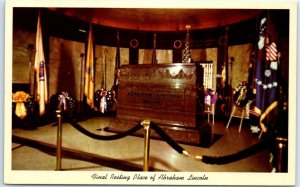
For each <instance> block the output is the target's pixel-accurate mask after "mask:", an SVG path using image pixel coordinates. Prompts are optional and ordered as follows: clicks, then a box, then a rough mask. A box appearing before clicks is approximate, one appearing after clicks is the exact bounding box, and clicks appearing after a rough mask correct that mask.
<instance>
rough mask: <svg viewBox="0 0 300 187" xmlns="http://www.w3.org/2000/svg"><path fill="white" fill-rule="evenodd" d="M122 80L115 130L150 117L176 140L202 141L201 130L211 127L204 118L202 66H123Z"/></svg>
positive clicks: (112, 127) (113, 128) (197, 142)
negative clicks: (202, 119) (202, 117)
mask: <svg viewBox="0 0 300 187" xmlns="http://www.w3.org/2000/svg"><path fill="white" fill-rule="evenodd" d="M119 80H120V84H119V90H118V103H117V122H116V123H115V124H113V125H112V126H111V129H112V130H114V131H124V130H126V129H128V128H130V127H129V126H130V124H132V126H133V125H136V123H135V122H138V121H141V120H144V119H149V120H151V121H153V122H155V123H157V124H159V125H160V126H161V127H162V128H163V129H164V130H165V131H166V132H168V134H169V135H170V136H171V137H173V138H174V139H175V140H179V139H180V142H187V143H194V144H199V143H201V142H200V139H201V138H200V137H199V136H200V134H201V129H207V126H206V125H207V124H204V123H201V121H200V118H201V115H202V113H201V111H202V110H201V107H202V104H203V101H204V98H203V94H202V93H203V91H202V89H203V86H202V85H203V69H202V67H201V66H200V65H198V64H192V63H191V64H183V63H178V64H156V65H150V64H141V65H123V66H122V67H121V71H120V78H119ZM204 126H206V127H205V128H204ZM193 134H194V135H193Z"/></svg>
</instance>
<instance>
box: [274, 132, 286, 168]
mask: <svg viewBox="0 0 300 187" xmlns="http://www.w3.org/2000/svg"><path fill="white" fill-rule="evenodd" d="M276 141H277V149H278V152H277V160H276V170H277V172H285V170H286V162H285V159H286V155H285V151H286V149H287V141H288V140H287V138H281V137H277V138H276Z"/></svg>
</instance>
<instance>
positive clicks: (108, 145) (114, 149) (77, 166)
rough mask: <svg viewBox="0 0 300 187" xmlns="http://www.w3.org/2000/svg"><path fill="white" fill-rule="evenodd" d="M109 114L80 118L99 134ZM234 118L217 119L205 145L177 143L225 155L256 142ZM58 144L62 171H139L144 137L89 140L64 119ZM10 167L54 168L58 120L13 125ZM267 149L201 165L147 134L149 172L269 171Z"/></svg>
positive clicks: (245, 124) (199, 152)
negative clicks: (211, 137) (212, 137)
mask: <svg viewBox="0 0 300 187" xmlns="http://www.w3.org/2000/svg"><path fill="white" fill-rule="evenodd" d="M112 120H113V117H107V116H106V117H105V116H98V117H94V118H90V119H87V120H85V121H82V122H79V124H80V125H81V126H82V127H84V128H85V129H87V130H88V131H90V132H92V133H95V134H99V135H111V134H112V133H111V132H107V131H105V127H108V126H109V125H110V123H111V122H112ZM239 122H240V121H239V120H232V121H231V124H230V126H229V128H226V124H227V121H226V120H216V121H215V124H214V125H213V134H215V135H219V136H220V137H219V139H217V140H216V141H215V142H214V143H213V144H212V145H211V146H210V147H209V148H203V147H198V146H192V145H186V144H180V145H181V146H182V147H183V148H184V149H185V150H186V151H188V152H189V153H191V154H192V155H200V156H202V155H208V156H224V155H229V154H233V153H236V152H238V151H240V150H243V149H245V148H247V147H249V146H251V145H253V144H255V143H257V142H258V141H259V139H258V136H259V134H257V133H253V132H252V131H251V130H250V124H248V122H247V121H244V122H243V127H242V129H241V132H239V131H238V129H239ZM62 126H63V130H62V132H63V133H62V134H63V137H62V147H63V152H64V153H66V154H65V155H63V158H62V170H71V171H126V170H128V171H132V170H137V171H139V170H142V167H143V158H144V156H143V154H144V139H143V138H142V137H137V136H127V137H124V138H122V139H118V140H112V141H103V140H102V141H101V140H96V139H92V138H90V137H87V136H85V135H84V134H82V133H80V132H79V131H77V130H76V129H75V128H74V127H72V126H71V125H70V124H68V123H63V125H62ZM12 135H13V137H14V141H13V143H12V170H47V171H48V170H50V171H51V170H56V155H55V152H53V150H54V149H55V145H56V136H57V125H56V124H55V123H52V124H48V125H45V126H41V127H37V128H35V129H31V130H29V129H23V128H14V129H13V130H12ZM269 159H270V153H269V151H268V150H264V151H261V152H259V153H257V154H254V155H251V156H249V157H247V158H244V159H241V160H238V161H235V162H231V163H228V164H222V165H212V164H205V163H203V162H201V161H199V160H195V159H192V158H190V157H186V156H184V155H182V154H179V153H177V152H176V151H175V150H174V149H173V148H172V147H170V146H169V145H168V144H167V143H166V142H164V141H161V140H154V139H151V141H150V159H149V162H150V163H149V167H150V168H151V170H153V171H171V172H177V171H180V172H204V171H205V172H271V170H272V166H271V164H270V162H269Z"/></svg>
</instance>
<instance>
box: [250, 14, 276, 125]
mask: <svg viewBox="0 0 300 187" xmlns="http://www.w3.org/2000/svg"><path fill="white" fill-rule="evenodd" d="M267 24H270V21H269V19H267V18H263V19H262V20H261V22H260V35H259V41H258V55H257V56H258V58H257V61H256V78H255V89H256V100H255V101H256V106H255V108H254V111H255V112H256V113H257V114H258V115H259V117H260V120H259V121H260V126H261V128H262V130H263V131H266V126H265V124H264V123H263V121H264V119H265V118H266V117H267V116H268V114H270V112H271V111H272V110H273V109H275V108H276V107H277V105H278V102H277V97H278V86H279V85H278V82H277V81H278V78H277V77H278V65H279V58H278V57H279V56H278V52H277V46H276V43H275V40H274V39H275V38H274V37H273V38H271V37H270V36H271V35H273V36H274V35H275V34H276V33H275V31H274V30H271V29H270V28H271V26H270V25H269V26H268V27H267Z"/></svg>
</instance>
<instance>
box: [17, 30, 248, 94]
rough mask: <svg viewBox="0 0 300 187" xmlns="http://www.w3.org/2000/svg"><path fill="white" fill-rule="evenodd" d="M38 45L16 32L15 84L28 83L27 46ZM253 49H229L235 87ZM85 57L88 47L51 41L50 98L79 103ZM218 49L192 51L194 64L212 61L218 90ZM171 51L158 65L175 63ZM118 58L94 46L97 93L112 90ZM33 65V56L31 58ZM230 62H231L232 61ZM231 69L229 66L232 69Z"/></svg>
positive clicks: (148, 55) (144, 54)
mask: <svg viewBox="0 0 300 187" xmlns="http://www.w3.org/2000/svg"><path fill="white" fill-rule="evenodd" d="M34 43H35V33H31V32H27V31H22V30H17V29H15V30H14V33H13V64H12V67H13V70H12V72H13V73H12V78H13V79H12V80H13V83H29V53H28V44H34ZM250 50H251V45H250V44H245V45H236V46H229V48H228V54H229V57H234V59H235V61H234V63H233V64H232V73H231V72H230V73H229V76H230V77H229V78H230V79H232V87H233V88H234V87H236V86H237V85H238V83H239V82H240V81H242V80H247V77H248V64H249V56H250ZM82 53H85V43H80V42H76V41H70V40H64V39H61V38H56V37H50V38H49V54H45V55H48V56H47V57H48V58H47V57H46V59H48V62H46V63H47V64H48V65H47V68H48V80H49V83H48V85H49V96H51V95H53V94H55V93H56V92H57V91H68V92H69V93H71V94H72V95H73V96H74V97H75V98H76V99H78V100H79V99H80V95H81V91H80V87H81V86H82V85H83V82H82V81H81V79H82V78H83V76H82V74H81V73H82V71H83V67H82V66H83V64H82V63H83V62H82V59H81V57H80V54H82ZM217 53H218V49H217V48H207V49H192V50H191V54H192V59H193V60H194V61H213V71H214V81H213V87H214V88H216V72H217V57H218V55H217ZM172 55H173V51H172V50H161V49H159V50H156V56H157V61H158V64H161V63H172ZM115 58H116V47H110V46H100V45H96V46H95V90H97V89H100V88H106V89H110V88H111V86H112V85H113V81H114V68H115ZM120 60H121V65H122V64H128V63H129V49H128V48H120ZM32 61H33V62H34V55H33V56H32ZM151 61H152V49H149V50H148V49H139V63H140V64H151ZM229 62H230V61H229ZM229 67H230V66H229Z"/></svg>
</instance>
